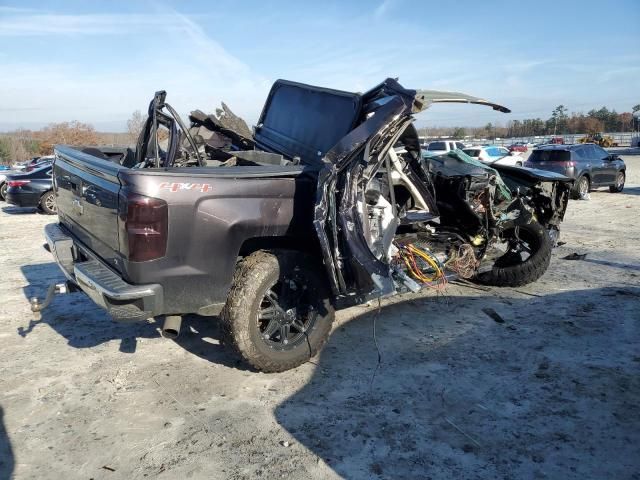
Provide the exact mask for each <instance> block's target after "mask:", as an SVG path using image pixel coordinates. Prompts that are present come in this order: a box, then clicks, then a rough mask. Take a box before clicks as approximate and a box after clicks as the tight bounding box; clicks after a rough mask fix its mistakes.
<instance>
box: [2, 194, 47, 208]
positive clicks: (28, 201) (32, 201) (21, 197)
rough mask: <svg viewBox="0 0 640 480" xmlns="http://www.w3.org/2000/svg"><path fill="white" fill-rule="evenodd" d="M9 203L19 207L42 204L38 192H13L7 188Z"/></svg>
mask: <svg viewBox="0 0 640 480" xmlns="http://www.w3.org/2000/svg"><path fill="white" fill-rule="evenodd" d="M5 200H6V201H7V203H10V204H12V205H17V206H18V207H37V206H38V205H39V204H40V194H38V193H12V192H10V191H8V190H7V198H6V199H5Z"/></svg>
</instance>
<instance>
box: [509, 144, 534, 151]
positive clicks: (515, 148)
mask: <svg viewBox="0 0 640 480" xmlns="http://www.w3.org/2000/svg"><path fill="white" fill-rule="evenodd" d="M507 148H508V149H509V151H510V152H527V151H528V150H529V149H528V148H527V144H526V143H524V142H516V143H513V144H511V145H509V146H508V147H507Z"/></svg>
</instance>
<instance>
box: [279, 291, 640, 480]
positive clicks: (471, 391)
mask: <svg viewBox="0 0 640 480" xmlns="http://www.w3.org/2000/svg"><path fill="white" fill-rule="evenodd" d="M487 306H489V307H491V308H494V309H495V310H496V311H497V312H498V314H499V315H500V317H502V319H503V320H504V322H503V323H498V322H496V321H494V320H492V319H491V318H489V317H488V316H487V315H485V314H484V313H483V310H482V309H483V308H486V307H487ZM612 306H614V307H615V311H616V319H612V318H611V311H612ZM637 318H640V288H606V289H601V290H585V291H570V292H563V293H559V294H554V295H545V296H544V297H539V298H535V297H534V298H532V297H524V298H520V299H513V298H509V299H502V300H500V299H496V298H495V297H492V296H491V294H489V295H488V296H482V297H473V296H469V297H450V298H449V300H448V303H444V302H442V301H440V302H437V301H435V300H434V299H433V298H430V299H418V300H412V301H407V302H401V303H397V304H394V305H390V306H387V307H383V308H382V309H381V311H380V312H377V311H376V309H369V310H368V311H367V313H364V314H362V315H359V316H357V317H355V318H354V319H353V320H351V321H350V322H349V323H347V324H346V325H344V326H343V327H341V328H338V329H337V330H336V331H334V332H333V334H332V337H331V339H330V341H329V344H328V345H327V347H326V348H325V350H324V352H323V353H322V356H321V359H320V362H319V365H318V367H317V368H316V369H315V373H314V376H313V378H312V379H311V381H310V382H308V383H307V384H306V385H305V386H304V387H303V388H302V389H301V390H299V391H298V392H296V393H295V394H294V395H292V396H291V397H290V398H288V399H287V400H286V401H284V402H283V403H282V404H280V405H279V406H278V407H277V408H276V412H275V413H276V418H277V420H278V422H279V423H280V424H281V425H282V426H283V427H284V428H285V429H286V430H287V431H289V432H290V433H291V434H292V435H293V436H294V437H295V439H296V441H297V442H299V443H300V444H302V445H304V447H306V448H307V449H308V450H310V451H311V452H313V453H314V454H315V455H317V456H318V457H320V458H322V459H323V460H324V461H325V462H326V463H327V464H328V465H329V466H330V467H331V468H332V469H333V470H334V471H335V472H336V473H337V474H338V475H340V476H341V477H344V478H349V479H368V478H447V479H448V478H633V473H634V472H636V473H637V471H639V470H638V468H639V467H640V459H639V457H637V455H635V454H634V452H633V450H634V449H635V448H636V447H635V446H634V445H638V442H640V428H639V427H640V410H639V408H638V405H637V398H638V396H639V395H640V378H639V376H638V375H637V373H638V371H640V369H639V368H638V366H639V363H638V362H640V357H638V356H637V350H635V348H636V347H635V346H637V344H638V341H639V340H640V326H639V325H638V322H637V320H634V319H637ZM374 319H375V321H376V326H377V335H376V338H377V342H378V344H379V346H380V351H381V356H382V363H381V364H380V366H379V368H377V367H376V365H377V352H376V349H375V347H374V341H373V338H372V332H373V322H374ZM621 334H622V335H621ZM514 345H517V347H514ZM634 345H635V346H634ZM634 351H635V352H636V356H634V355H633V352H634ZM636 453H637V452H636Z"/></svg>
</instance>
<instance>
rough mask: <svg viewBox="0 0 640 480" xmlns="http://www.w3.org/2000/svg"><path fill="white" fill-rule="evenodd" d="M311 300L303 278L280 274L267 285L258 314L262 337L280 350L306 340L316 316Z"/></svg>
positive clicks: (273, 347) (287, 348)
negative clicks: (273, 282) (274, 281)
mask: <svg viewBox="0 0 640 480" xmlns="http://www.w3.org/2000/svg"><path fill="white" fill-rule="evenodd" d="M311 301H312V293H311V291H310V290H309V288H308V285H307V284H306V282H305V281H304V280H303V279H302V278H283V279H280V280H278V282H276V284H275V285H273V286H272V287H271V288H268V289H267V290H266V292H265V294H264V296H263V298H262V301H261V302H260V306H259V308H258V315H257V322H258V331H259V335H260V338H261V339H262V341H263V342H264V343H265V344H266V345H267V346H268V347H269V348H272V349H274V350H280V351H285V350H292V349H293V348H295V347H296V346H297V345H299V344H300V343H303V342H306V341H307V335H308V332H309V331H310V330H312V329H313V327H314V325H315V322H316V320H317V318H318V311H317V310H316V308H314V306H313V305H312V303H311Z"/></svg>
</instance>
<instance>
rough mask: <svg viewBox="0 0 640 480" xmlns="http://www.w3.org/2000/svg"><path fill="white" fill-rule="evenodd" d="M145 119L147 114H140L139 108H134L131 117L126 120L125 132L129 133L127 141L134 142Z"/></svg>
mask: <svg viewBox="0 0 640 480" xmlns="http://www.w3.org/2000/svg"><path fill="white" fill-rule="evenodd" d="M146 121H147V116H146V115H142V113H140V110H136V111H135V112H133V113H132V114H131V118H129V120H127V132H128V134H129V142H130V143H135V142H136V141H137V140H138V137H139V136H140V132H141V131H142V127H144V122H146Z"/></svg>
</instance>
